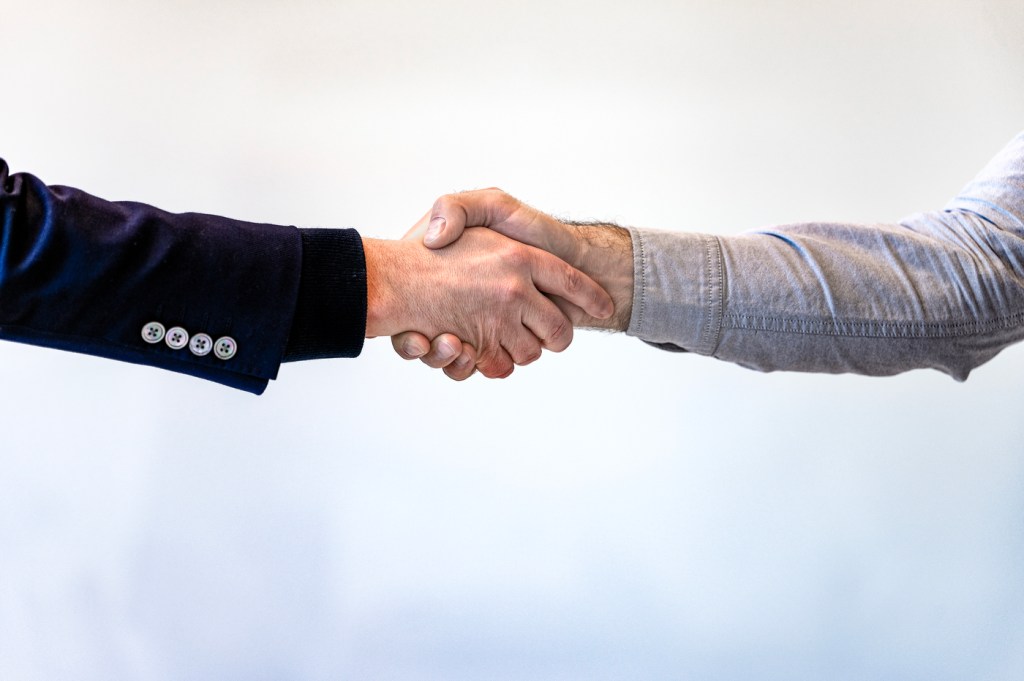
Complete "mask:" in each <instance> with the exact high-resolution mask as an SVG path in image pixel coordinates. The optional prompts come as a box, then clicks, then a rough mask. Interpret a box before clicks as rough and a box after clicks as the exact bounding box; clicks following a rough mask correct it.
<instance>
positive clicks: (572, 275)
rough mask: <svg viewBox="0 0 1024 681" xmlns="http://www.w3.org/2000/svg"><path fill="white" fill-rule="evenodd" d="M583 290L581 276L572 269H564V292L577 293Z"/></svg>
mask: <svg viewBox="0 0 1024 681" xmlns="http://www.w3.org/2000/svg"><path fill="white" fill-rule="evenodd" d="M582 288H583V274H582V273H581V272H580V271H579V270H578V269H576V268H574V267H569V266H568V265H567V266H566V267H565V290H566V291H568V292H569V293H578V292H579V291H580V290H581V289H582Z"/></svg>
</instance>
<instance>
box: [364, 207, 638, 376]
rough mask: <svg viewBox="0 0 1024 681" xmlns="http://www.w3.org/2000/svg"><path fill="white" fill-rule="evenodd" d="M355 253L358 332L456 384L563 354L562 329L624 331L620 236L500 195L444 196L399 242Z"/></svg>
mask: <svg viewBox="0 0 1024 681" xmlns="http://www.w3.org/2000/svg"><path fill="white" fill-rule="evenodd" d="M467 228H472V229H467ZM363 249H364V253H365V255H366V279H367V320H366V336H367V337H368V338H372V337H376V336H391V337H392V343H393V345H394V348H395V351H396V352H398V354H399V355H401V356H402V357H404V358H406V359H417V358H419V359H421V360H422V361H423V362H425V363H426V364H428V365H429V366H431V367H434V368H443V369H444V372H445V374H447V375H448V376H449V377H450V378H453V379H455V380H463V379H465V378H468V377H469V376H470V375H472V374H473V373H474V372H475V371H476V370H477V369H479V370H480V373H482V374H483V375H484V376H487V377H489V378H504V377H505V376H508V375H509V374H511V373H512V371H513V369H514V368H515V365H519V366H524V365H526V364H529V363H531V362H533V361H535V360H537V359H538V358H539V357H540V355H541V351H542V349H544V348H547V349H548V350H552V351H554V352H561V351H562V350H564V349H565V348H567V347H568V346H569V344H570V343H571V342H572V335H573V327H577V326H578V327H588V328H602V329H609V330H616V331H625V330H626V328H627V327H628V326H629V320H630V314H631V311H632V307H633V247H632V240H631V237H630V234H629V232H628V231H626V230H625V229H622V228H621V227H617V226H615V225H609V224H596V223H569V222H561V221H559V220H556V219H555V218H553V217H551V216H550V215H546V214H544V213H542V212H540V211H538V210H536V209H534V208H532V207H530V206H528V205H526V204H524V203H522V202H520V201H518V200H517V199H515V198H513V197H511V196H509V195H508V194H506V193H504V192H502V191H501V190H499V189H483V190H478V191H469V192H463V193H460V194H450V195H447V196H443V197H441V198H440V199H438V200H437V202H436V203H435V204H434V207H433V208H432V209H431V210H430V211H429V212H428V213H427V214H426V215H424V216H423V218H422V219H421V220H420V221H419V222H418V223H416V224H415V225H414V226H413V228H412V229H411V230H409V232H408V233H407V234H406V235H405V238H404V239H402V240H401V241H385V240H378V239H364V240H363Z"/></svg>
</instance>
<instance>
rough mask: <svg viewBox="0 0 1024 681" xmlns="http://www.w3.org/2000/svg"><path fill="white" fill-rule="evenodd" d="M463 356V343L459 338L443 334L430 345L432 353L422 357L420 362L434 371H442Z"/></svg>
mask: <svg viewBox="0 0 1024 681" xmlns="http://www.w3.org/2000/svg"><path fill="white" fill-rule="evenodd" d="M461 354H462V341H461V340H459V338H458V336H454V335H452V334H450V333H442V334H441V335H440V336H438V337H437V338H435V339H434V340H433V341H432V342H431V343H430V352H428V353H427V354H425V355H423V356H422V357H420V361H421V362H423V363H424V364H426V365H427V366H429V367H431V368H433V369H441V368H443V367H446V366H448V365H449V364H451V363H452V362H454V361H455V359H456V358H457V357H458V356H459V355H461Z"/></svg>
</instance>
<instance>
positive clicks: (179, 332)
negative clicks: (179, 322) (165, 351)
mask: <svg viewBox="0 0 1024 681" xmlns="http://www.w3.org/2000/svg"><path fill="white" fill-rule="evenodd" d="M164 340H166V341H167V346H168V347H170V348H171V349H172V350H181V349H182V348H183V347H185V346H186V345H188V331H186V330H185V329H183V328H181V327H180V326H175V327H173V328H170V329H168V330H167V338H165V339H164Z"/></svg>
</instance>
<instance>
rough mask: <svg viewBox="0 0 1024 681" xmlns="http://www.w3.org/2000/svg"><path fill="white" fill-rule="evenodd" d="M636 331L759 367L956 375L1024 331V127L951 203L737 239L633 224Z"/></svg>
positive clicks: (666, 344)
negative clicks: (896, 218)
mask: <svg viewBox="0 0 1024 681" xmlns="http://www.w3.org/2000/svg"><path fill="white" fill-rule="evenodd" d="M631 233H632V238H633V258H634V278H635V284H634V298H633V314H632V318H631V320H630V325H629V329H628V331H627V333H629V334H630V335H633V336H637V337H639V338H641V339H643V340H645V341H647V342H649V343H652V344H655V345H657V346H659V347H662V348H664V349H670V350H685V351H691V352H695V353H699V354H703V355H710V356H713V357H717V358H719V359H723V360H726V361H730V362H735V363H738V364H741V365H743V366H747V367H750V368H753V369H758V370H761V371H773V370H791V371H815V372H826V373H841V372H853V373H859V374H868V375H875V376H882V375H890V374H895V373H899V372H902V371H907V370H909V369H916V368H934V369H939V370H940V371H944V372H946V373H948V374H950V375H951V376H953V377H954V378H956V379H958V380H963V379H965V378H967V375H968V374H969V373H970V371H971V370H972V369H973V368H974V367H976V366H978V365H980V364H982V363H983V362H986V361H988V360H989V359H991V358H992V357H994V356H995V355H996V354H997V353H998V352H999V351H1000V350H1002V349H1003V348H1004V347H1006V346H1007V345H1009V344H1011V343H1015V342H1017V341H1019V340H1020V339H1021V338H1024V133H1022V134H1020V135H1018V136H1017V137H1016V138H1014V139H1013V140H1012V141H1011V142H1010V144H1009V145H1007V147H1006V148H1005V149H1003V151H1002V152H1000V154H999V155H997V156H996V157H995V158H994V159H993V160H992V161H991V162H990V163H989V164H988V165H987V166H986V167H985V168H984V169H983V170H982V171H981V173H980V174H979V175H978V176H977V177H976V178H975V179H974V180H973V181H972V182H971V183H970V184H968V185H967V187H965V188H964V190H963V191H962V192H961V193H960V195H959V196H957V197H956V198H955V199H954V200H953V201H951V202H950V203H949V205H948V206H947V207H946V208H945V209H944V210H940V211H933V212H928V213H918V214H915V215H911V216H909V217H907V218H905V219H904V220H901V221H900V222H898V223H891V224H888V223H883V224H874V225H854V224H842V223H807V224H795V225H785V226H778V227H771V228H767V229H763V230H757V231H754V232H749V233H746V234H741V235H737V236H729V237H721V236H714V235H710V234H684V233H673V232H659V231H655V230H646V229H633V230H631Z"/></svg>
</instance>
